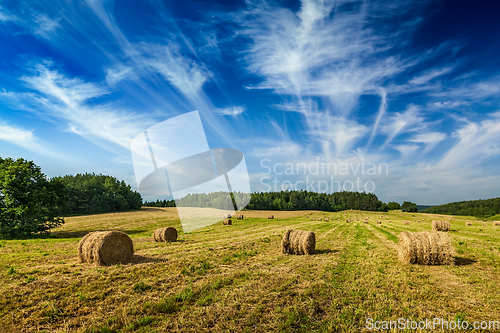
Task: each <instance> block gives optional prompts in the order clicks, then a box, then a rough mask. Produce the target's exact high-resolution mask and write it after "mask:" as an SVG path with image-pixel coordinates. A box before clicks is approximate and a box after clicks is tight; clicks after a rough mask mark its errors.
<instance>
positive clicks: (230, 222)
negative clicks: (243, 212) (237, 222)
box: [222, 219, 233, 225]
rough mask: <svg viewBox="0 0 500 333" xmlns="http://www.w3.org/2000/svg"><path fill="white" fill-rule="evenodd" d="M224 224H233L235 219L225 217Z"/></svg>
mask: <svg viewBox="0 0 500 333" xmlns="http://www.w3.org/2000/svg"><path fill="white" fill-rule="evenodd" d="M222 224H223V225H231V224H233V221H231V219H225V220H224V221H222Z"/></svg>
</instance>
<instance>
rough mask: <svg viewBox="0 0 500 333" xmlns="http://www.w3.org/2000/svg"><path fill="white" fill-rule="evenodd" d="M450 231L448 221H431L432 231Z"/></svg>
mask: <svg viewBox="0 0 500 333" xmlns="http://www.w3.org/2000/svg"><path fill="white" fill-rule="evenodd" d="M450 229H451V224H450V221H446V220H434V221H432V231H450Z"/></svg>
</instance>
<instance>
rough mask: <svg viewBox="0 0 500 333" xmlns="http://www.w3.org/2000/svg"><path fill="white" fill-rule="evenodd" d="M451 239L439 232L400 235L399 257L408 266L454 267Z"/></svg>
mask: <svg viewBox="0 0 500 333" xmlns="http://www.w3.org/2000/svg"><path fill="white" fill-rule="evenodd" d="M452 252H453V251H452V247H451V243H450V238H449V237H448V235H447V234H445V233H442V232H438V233H432V232H426V231H424V232H413V233H412V232H409V231H403V232H402V233H400V234H399V241H398V257H399V259H400V260H401V261H402V262H404V263H406V264H419V265H453V263H454V259H453V255H452Z"/></svg>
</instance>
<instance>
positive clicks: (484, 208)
mask: <svg viewBox="0 0 500 333" xmlns="http://www.w3.org/2000/svg"><path fill="white" fill-rule="evenodd" d="M422 212H423V213H432V214H450V215H463V216H476V217H480V218H482V217H489V216H493V215H497V214H500V198H493V199H486V200H471V201H460V202H452V203H448V204H445V205H440V206H434V207H430V208H427V209H424V210H422Z"/></svg>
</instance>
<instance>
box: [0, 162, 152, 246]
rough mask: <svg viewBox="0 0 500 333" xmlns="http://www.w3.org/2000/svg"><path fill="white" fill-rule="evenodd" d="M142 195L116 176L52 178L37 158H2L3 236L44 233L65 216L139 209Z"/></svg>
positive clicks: (0, 219) (0, 199)
mask: <svg viewBox="0 0 500 333" xmlns="http://www.w3.org/2000/svg"><path fill="white" fill-rule="evenodd" d="M141 206H142V197H141V195H140V194H139V193H138V192H136V191H132V189H131V187H130V185H127V184H126V183H125V182H124V181H119V180H118V179H116V178H115V177H111V176H105V175H96V174H90V173H85V174H78V175H76V176H64V177H55V178H52V179H50V178H48V177H47V176H46V175H45V174H44V173H43V172H42V171H41V168H40V167H39V166H37V165H36V164H35V163H33V161H27V160H24V159H22V158H19V159H16V160H14V159H12V158H5V159H4V158H1V157H0V238H2V237H7V238H9V237H27V236H31V235H33V234H37V233H38V234H43V233H48V232H50V230H51V229H53V228H55V227H57V226H58V225H61V224H63V223H64V219H63V218H61V216H68V215H75V214H78V215H83V214H96V213H105V212H115V211H123V210H129V209H139V208H141Z"/></svg>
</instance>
